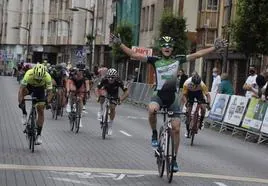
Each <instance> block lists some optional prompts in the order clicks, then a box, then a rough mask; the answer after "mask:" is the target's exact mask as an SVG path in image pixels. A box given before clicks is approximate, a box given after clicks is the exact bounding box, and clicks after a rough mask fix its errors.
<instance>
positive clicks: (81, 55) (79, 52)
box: [75, 50, 84, 58]
mask: <svg viewBox="0 0 268 186" xmlns="http://www.w3.org/2000/svg"><path fill="white" fill-rule="evenodd" d="M75 55H76V56H77V57H79V58H82V57H84V52H83V50H76V53H75Z"/></svg>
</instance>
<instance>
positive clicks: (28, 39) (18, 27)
mask: <svg viewBox="0 0 268 186" xmlns="http://www.w3.org/2000/svg"><path fill="white" fill-rule="evenodd" d="M12 28H13V29H16V30H19V29H23V30H26V31H27V34H28V35H27V36H28V37H27V52H26V62H27V59H28V55H29V48H30V46H29V42H30V28H27V27H24V26H14V27H12Z"/></svg>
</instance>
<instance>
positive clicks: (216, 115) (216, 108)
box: [208, 94, 230, 121]
mask: <svg viewBox="0 0 268 186" xmlns="http://www.w3.org/2000/svg"><path fill="white" fill-rule="evenodd" d="M229 98H230V95H226V94H217V95H216V97H215V100H214V102H213V105H212V108H211V110H210V112H209V115H208V117H209V118H210V119H212V120H216V121H222V120H223V117H224V114H225V110H226V108H227V104H228V101H229Z"/></svg>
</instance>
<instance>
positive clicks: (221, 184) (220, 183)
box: [214, 182, 227, 186]
mask: <svg viewBox="0 0 268 186" xmlns="http://www.w3.org/2000/svg"><path fill="white" fill-rule="evenodd" d="M214 183H215V184H217V185H219V186H227V185H225V184H224V183H222V182H214Z"/></svg>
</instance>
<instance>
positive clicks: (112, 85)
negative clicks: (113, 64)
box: [96, 68, 128, 136]
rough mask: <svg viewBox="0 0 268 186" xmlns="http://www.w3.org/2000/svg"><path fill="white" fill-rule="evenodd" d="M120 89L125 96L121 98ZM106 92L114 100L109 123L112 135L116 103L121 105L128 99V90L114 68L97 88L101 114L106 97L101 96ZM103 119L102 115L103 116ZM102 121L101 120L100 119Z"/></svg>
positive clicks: (111, 105) (109, 131) (111, 101)
mask: <svg viewBox="0 0 268 186" xmlns="http://www.w3.org/2000/svg"><path fill="white" fill-rule="evenodd" d="M119 88H121V89H122V90H123V92H124V93H123V95H121V96H120V97H119V95H118V94H119ZM103 89H104V90H105V91H106V92H107V96H108V97H112V100H110V103H111V104H110V118H109V119H110V121H109V123H108V135H109V136H111V135H112V125H113V121H114V118H115V108H116V104H115V103H114V102H117V101H119V102H118V104H121V102H123V101H124V100H125V99H126V98H127V97H128V89H127V88H126V87H125V86H124V83H123V81H122V80H121V79H120V77H119V76H118V73H117V71H116V70H115V69H114V68H110V69H109V70H108V71H107V73H106V76H105V77H104V78H103V79H102V80H101V82H100V83H99V84H98V86H97V88H96V96H97V101H98V102H100V105H101V110H100V112H101V114H102V113H103V104H104V101H105V96H104V95H103V94H101V91H102V90H103ZM101 117H102V115H101ZM100 120H101V118H100Z"/></svg>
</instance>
